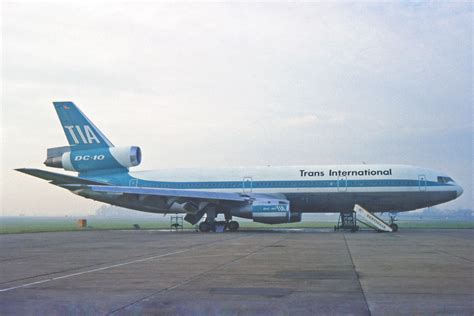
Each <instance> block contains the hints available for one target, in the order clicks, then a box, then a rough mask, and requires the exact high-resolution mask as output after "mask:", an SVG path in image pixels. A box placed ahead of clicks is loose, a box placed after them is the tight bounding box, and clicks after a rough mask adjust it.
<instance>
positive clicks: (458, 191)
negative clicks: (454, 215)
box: [456, 184, 464, 197]
mask: <svg viewBox="0 0 474 316" xmlns="http://www.w3.org/2000/svg"><path fill="white" fill-rule="evenodd" d="M463 192H464V190H463V189H462V186H460V185H459V184H458V185H457V187H456V194H457V196H458V197H459V196H460V195H461V194H462V193H463Z"/></svg>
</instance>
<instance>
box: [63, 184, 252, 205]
mask: <svg viewBox="0 0 474 316" xmlns="http://www.w3.org/2000/svg"><path fill="white" fill-rule="evenodd" d="M62 187H64V188H70V189H76V188H77V189H81V188H82V189H89V190H91V191H93V192H99V193H109V194H136V195H140V196H162V197H167V198H168V197H175V198H187V199H198V200H218V201H226V202H246V201H248V200H249V199H250V198H249V197H248V196H246V195H241V194H238V193H227V192H206V191H192V190H174V189H160V188H146V187H129V186H110V185H76V184H66V185H62Z"/></svg>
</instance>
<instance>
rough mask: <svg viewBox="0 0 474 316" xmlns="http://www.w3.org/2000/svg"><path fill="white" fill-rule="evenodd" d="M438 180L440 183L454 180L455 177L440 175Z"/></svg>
mask: <svg viewBox="0 0 474 316" xmlns="http://www.w3.org/2000/svg"><path fill="white" fill-rule="evenodd" d="M438 182H439V183H449V182H454V180H453V179H451V178H450V177H438Z"/></svg>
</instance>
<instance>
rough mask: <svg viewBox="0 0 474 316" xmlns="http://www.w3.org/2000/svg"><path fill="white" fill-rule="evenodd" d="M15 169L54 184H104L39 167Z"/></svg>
mask: <svg viewBox="0 0 474 316" xmlns="http://www.w3.org/2000/svg"><path fill="white" fill-rule="evenodd" d="M15 170H16V171H19V172H23V173H26V174H29V175H30V176H33V177H37V178H41V179H44V180H47V181H49V182H51V183H52V184H55V185H64V184H85V185H87V184H105V183H102V182H98V181H92V180H87V179H83V178H79V177H74V176H69V175H66V174H61V173H55V172H50V171H46V170H41V169H33V168H20V169H15Z"/></svg>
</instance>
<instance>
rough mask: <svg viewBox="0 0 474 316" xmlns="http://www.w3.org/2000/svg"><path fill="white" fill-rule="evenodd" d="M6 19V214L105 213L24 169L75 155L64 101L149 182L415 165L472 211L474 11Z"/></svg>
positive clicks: (155, 10) (61, 10) (185, 9)
mask: <svg viewBox="0 0 474 316" xmlns="http://www.w3.org/2000/svg"><path fill="white" fill-rule="evenodd" d="M2 9H3V10H2V66H3V67H2V90H3V93H2V126H1V127H2V175H1V181H2V190H1V191H2V197H1V199H2V213H3V214H4V215H16V214H26V215H66V214H70V215H73V214H74V215H79V214H81V215H82V214H89V213H92V212H94V211H95V209H96V208H98V207H99V206H100V205H101V203H98V202H93V201H90V200H86V199H83V198H81V197H77V196H74V195H72V194H70V193H69V192H67V191H66V190H63V189H60V188H57V187H54V186H52V185H49V184H47V183H46V182H45V181H43V180H40V179H36V178H33V177H29V176H26V175H23V174H20V173H17V172H14V171H12V169H13V168H18V167H39V168H46V167H44V166H43V165H42V162H43V161H44V159H45V155H46V148H48V147H55V146H61V145H65V144H66V138H65V136H64V133H63V131H62V129H61V127H60V124H59V121H58V118H57V116H56V113H55V111H54V109H53V106H52V103H51V102H52V101H54V100H70V101H74V102H75V103H76V104H77V105H79V106H80V107H81V109H82V110H83V111H84V112H85V113H86V114H87V115H88V116H89V117H90V118H91V119H92V121H93V122H94V123H95V124H96V125H98V126H99V128H100V129H101V130H102V131H103V132H104V133H105V134H106V135H107V136H108V138H109V139H110V140H111V141H112V142H113V143H114V144H115V145H139V146H141V148H142V150H143V154H144V159H143V163H142V165H141V166H140V167H138V168H136V169H137V170H146V169H155V168H168V167H183V166H184V167H190V166H198V167H199V166H207V167H209V166H235V165H238V166H252V165H294V164H340V163H341V164H342V163H361V162H367V163H402V164H412V165H419V166H424V167H429V168H433V169H438V170H441V171H444V172H445V173H447V174H449V175H450V176H452V177H453V178H454V179H455V180H457V181H458V182H460V184H461V185H462V186H463V187H464V191H465V192H464V195H463V196H462V197H461V198H459V199H457V200H456V201H453V202H451V203H448V204H446V205H445V207H448V208H457V207H469V208H472V160H473V149H472V136H473V127H472V126H473V124H472V121H473V114H472V106H473V55H472V54H473V52H472V48H473V47H472V41H473V31H472V25H473V7H472V4H470V3H469V2H464V3H462V2H454V3H419V2H414V3H408V2H403V3H398V2H396V3H393V4H387V3H386V4H377V3H360V4H349V3H340V4H330V3H311V4H310V3H306V4H302V3H300V4H295V3H280V4H275V3H265V4H229V3H227V4H225V3H224V4H202V3H201V4H150V3H148V4H146V3H143V4H141V5H132V4H120V5H112V4H110V3H109V4H87V5H72V4H64V5H59V4H51V3H49V4H13V3H6V4H4V5H3V8H2ZM53 171H55V170H53Z"/></svg>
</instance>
